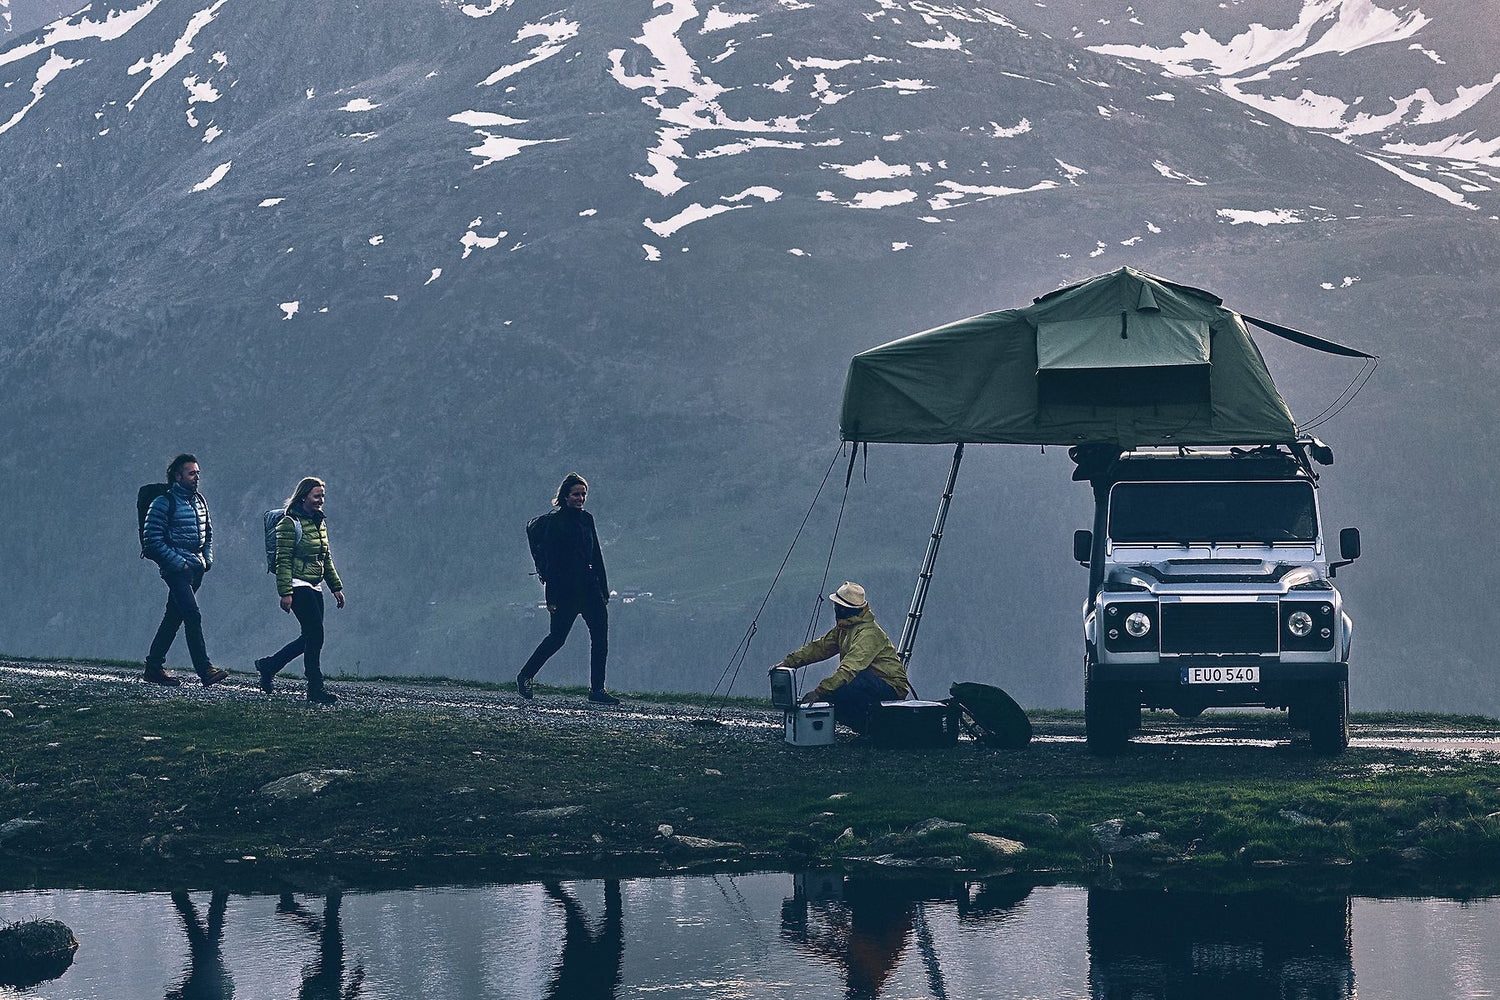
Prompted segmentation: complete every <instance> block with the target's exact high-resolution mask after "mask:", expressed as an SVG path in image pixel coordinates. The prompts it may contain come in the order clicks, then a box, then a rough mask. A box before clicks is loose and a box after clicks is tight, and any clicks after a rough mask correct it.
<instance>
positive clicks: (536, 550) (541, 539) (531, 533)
mask: <svg viewBox="0 0 1500 1000" xmlns="http://www.w3.org/2000/svg"><path fill="white" fill-rule="evenodd" d="M555 513H556V511H548V512H547V513H545V514H538V515H537V516H536V517H533V518H532V519H531V520H529V521H527V522H526V544H527V545H529V546H530V547H531V562H532V564H533V565H535V566H536V573H535V574H534V575H535V576H542V574H543V573H545V572H546V570H547V567H546V566H545V565H544V564H545V563H546V561H547V533H548V530H549V529H550V528H551V527H552V522H551V521H549V520H548V518H550V517H551V516H552V515H553V514H555Z"/></svg>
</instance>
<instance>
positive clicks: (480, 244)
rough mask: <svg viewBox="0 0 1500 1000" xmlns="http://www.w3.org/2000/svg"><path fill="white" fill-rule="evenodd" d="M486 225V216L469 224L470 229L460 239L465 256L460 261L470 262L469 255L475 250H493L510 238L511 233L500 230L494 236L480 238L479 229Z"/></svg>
mask: <svg viewBox="0 0 1500 1000" xmlns="http://www.w3.org/2000/svg"><path fill="white" fill-rule="evenodd" d="M482 225H484V216H482V215H481V216H479V217H478V218H476V219H474V220H473V221H472V222H470V223H469V229H468V231H467V232H465V233H464V234H463V236H461V237H459V240H458V242H459V245H460V246H462V247H463V248H464V255H463V256H462V257H460V258H459V260H468V259H469V255H470V254H471V253H473V252H474V251H475V250H493V249H494V248H495V247H497V246H499V245H500V241H501V240H503V239H504V238H505V237H507V236H509V235H510V233H508V232H506V231H505V230H503V229H502V230H500V232H498V233H496V234H495V235H494V236H480V235H479V227H480V226H482Z"/></svg>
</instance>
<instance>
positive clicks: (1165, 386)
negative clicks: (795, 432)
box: [839, 267, 1375, 661]
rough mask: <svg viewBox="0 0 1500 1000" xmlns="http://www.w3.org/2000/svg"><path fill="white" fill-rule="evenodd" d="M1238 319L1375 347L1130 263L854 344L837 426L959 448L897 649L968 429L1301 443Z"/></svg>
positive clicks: (1014, 437)
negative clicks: (1293, 323)
mask: <svg viewBox="0 0 1500 1000" xmlns="http://www.w3.org/2000/svg"><path fill="white" fill-rule="evenodd" d="M1247 322H1248V323H1251V324H1253V325H1255V326H1257V327H1260V328H1261V329H1263V330H1265V331H1267V332H1269V333H1273V334H1275V335H1276V336H1278V337H1282V338H1284V339H1287V340H1291V341H1293V342H1295V343H1298V344H1301V345H1302V346H1304V347H1310V348H1313V349H1315V350H1319V351H1324V352H1326V353H1329V354H1337V355H1341V356H1343V357H1350V358H1364V359H1366V360H1367V361H1368V362H1371V363H1373V362H1374V361H1375V359H1374V357H1373V356H1372V355H1369V354H1365V353H1364V352H1363V351H1357V350H1354V349H1353V348H1348V347H1344V346H1342V345H1339V344H1334V343H1331V342H1329V341H1326V340H1320V339H1318V338H1317V337H1312V336H1309V335H1308V334H1305V333H1299V332H1298V331H1296V330H1292V329H1289V328H1287V327H1284V326H1278V325H1277V324H1275V323H1270V322H1267V321H1265V320H1260V319H1256V318H1255V317H1253V316H1245V315H1242V314H1240V313H1236V312H1232V311H1230V310H1228V309H1225V308H1224V305H1223V300H1222V299H1220V298H1219V297H1218V296H1216V295H1213V294H1212V293H1210V292H1205V291H1203V290H1202V289H1199V288H1193V287H1191V286H1189V285H1180V284H1177V283H1176V282H1174V281H1168V280H1167V279H1165V278H1159V277H1157V276H1155V275H1152V274H1147V273H1145V272H1144V271H1137V270H1135V269H1134V268H1129V267H1122V268H1120V269H1119V270H1118V271H1111V272H1110V273H1108V274H1101V275H1098V276H1096V277H1093V278H1089V279H1087V280H1086V281H1081V282H1078V283H1077V284H1074V285H1068V286H1066V287H1064V288H1059V289H1058V290H1056V291H1054V292H1049V293H1048V294H1046V295H1043V296H1041V297H1040V298H1038V299H1036V300H1035V301H1034V302H1033V303H1032V304H1031V305H1029V306H1026V307H1024V308H1021V309H1002V310H1000V311H998V312H988V313H984V314H982V315H979V316H971V317H970V318H968V319H962V320H959V321H957V322H955V323H949V324H947V325H946V326H940V327H937V328H935V329H932V330H927V331H925V332H923V333H916V334H912V335H911V336H909V337H903V338H902V339H900V340H895V341H892V342H891V343H889V344H885V345H883V346H881V347H876V348H872V349H871V350H868V351H865V352H863V353H861V354H857V355H855V356H854V359H853V360H852V361H851V362H850V363H849V376H848V378H847V380H846V381H845V383H844V404H843V412H842V414H841V416H840V419H839V433H840V436H841V437H842V438H843V440H845V441H853V442H855V444H856V445H858V444H859V443H861V442H863V443H865V444H870V443H890V444H953V445H956V446H957V447H956V448H955V449H954V453H953V465H952V467H951V469H950V470H949V472H948V482H947V485H946V486H945V487H944V490H943V498H942V500H941V502H940V503H939V504H938V516H937V521H936V523H935V524H934V525H933V529H932V536H931V538H930V539H929V541H928V545H927V554H926V556H925V557H924V558H923V561H922V568H921V570H920V572H919V573H918V574H917V587H916V592H915V593H914V594H913V595H912V604H911V610H910V611H908V612H907V616H906V626H905V628H904V629H903V630H902V633H901V643H900V646H899V648H898V650H897V652H898V654H899V655H900V656H901V659H902V660H903V661H909V660H910V659H911V651H912V647H913V645H914V644H915V642H916V634H917V626H918V625H919V624H920V622H921V618H922V610H923V606H924V604H925V603H926V599H927V587H928V583H929V581H930V580H931V579H932V572H933V567H934V565H935V564H936V561H937V550H938V545H939V543H940V542H941V540H942V537H943V525H944V522H945V520H946V519H947V515H948V505H949V502H950V501H951V500H952V497H953V488H954V483H955V481H956V480H957V478H958V468H959V463H960V462H961V461H962V459H963V448H964V444H965V443H975V444H1039V445H1048V444H1053V445H1068V446H1074V445H1078V446H1095V447H1093V448H1092V449H1087V448H1086V449H1085V451H1088V450H1092V451H1094V452H1096V453H1097V452H1098V451H1099V449H1108V450H1111V451H1113V453H1114V454H1118V453H1119V452H1120V451H1125V450H1130V449H1134V448H1141V447H1150V446H1173V445H1176V446H1193V445H1279V444H1285V445H1288V446H1292V445H1294V444H1295V443H1296V441H1297V436H1298V432H1297V425H1296V422H1295V421H1294V420H1293V419H1292V414H1291V411H1290V410H1289V409H1288V408H1287V405H1286V403H1285V401H1283V400H1282V398H1281V394H1280V393H1279V392H1277V391H1276V385H1275V383H1273V382H1272V381H1271V373H1270V372H1269V371H1267V370H1266V362H1265V359H1264V358H1263V357H1261V353H1260V349H1259V348H1257V347H1256V346H1255V342H1254V341H1253V340H1251V339H1250V335H1249V332H1248V331H1247V329H1246V327H1245V324H1246V323H1247ZM1371 371H1373V367H1367V368H1366V369H1365V372H1364V374H1365V375H1368V373H1369V372H1371ZM1351 388H1354V386H1353V385H1352V384H1351ZM1342 398H1343V397H1341V399H1342ZM851 462H852V458H851ZM850 468H851V471H852V469H853V466H852V464H851V466H850Z"/></svg>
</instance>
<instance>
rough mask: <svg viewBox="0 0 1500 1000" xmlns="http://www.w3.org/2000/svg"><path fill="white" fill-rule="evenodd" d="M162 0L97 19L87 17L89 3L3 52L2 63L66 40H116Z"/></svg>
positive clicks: (91, 7)
mask: <svg viewBox="0 0 1500 1000" xmlns="http://www.w3.org/2000/svg"><path fill="white" fill-rule="evenodd" d="M159 3H161V0H146V2H145V3H143V4H141V5H140V6H139V7H136V8H133V9H131V10H111V11H110V12H109V13H108V14H106V15H105V16H104V18H103V19H102V20H94V19H92V18H91V17H89V16H88V15H89V12H90V11H91V10H92V9H93V5H92V4H89V5H87V6H85V7H84V8H83V9H82V10H80V11H79V12H78V13H76V14H74V15H72V16H71V17H65V18H63V19H62V20H60V21H54V22H53V23H51V24H49V25H47V26H46V27H45V28H43V29H42V31H41V34H39V35H37V36H36V37H35V38H33V39H32V40H31V41H29V42H23V43H21V44H20V45H16V46H13V47H12V48H9V49H6V50H5V51H4V52H0V66H5V65H7V64H9V63H13V62H19V61H20V60H22V59H26V58H29V57H31V56H34V55H36V54H37V53H38V52H44V51H46V50H47V49H50V48H55V47H56V46H58V45H63V44H66V43H67V42H76V41H82V40H85V39H98V40H100V41H113V40H114V39H116V38H119V37H120V36H121V35H123V34H125V32H127V31H129V30H130V29H131V28H134V27H135V26H136V25H137V24H139V23H140V22H141V19H142V18H144V17H145V16H146V15H147V14H149V13H151V12H152V11H153V10H155V9H156V5H157V4H159Z"/></svg>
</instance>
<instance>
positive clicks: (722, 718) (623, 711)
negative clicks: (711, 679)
mask: <svg viewBox="0 0 1500 1000" xmlns="http://www.w3.org/2000/svg"><path fill="white" fill-rule="evenodd" d="M175 675H176V676H178V677H180V678H181V679H182V686H181V687H178V688H166V687H161V686H159V685H156V684H147V683H145V682H144V681H142V680H141V672H140V670H139V669H132V668H129V667H117V666H101V665H98V664H92V663H70V662H67V661H53V662H44V661H36V660H4V659H0V694H10V695H12V696H14V695H16V694H20V693H23V692H25V693H26V694H28V696H32V697H34V696H36V695H38V694H43V695H45V694H46V693H48V692H58V691H62V690H66V691H68V692H69V694H70V696H77V697H82V698H92V697H108V698H111V699H134V700H137V701H153V700H162V699H169V700H183V699H185V700H189V701H204V702H225V701H232V702H256V703H263V702H266V701H268V700H274V701H276V702H278V703H283V704H285V703H291V704H296V705H302V704H305V702H304V699H305V696H306V692H307V686H306V684H305V683H303V681H302V679H301V678H300V677H296V676H292V677H286V678H282V677H278V678H277V679H276V688H277V690H276V693H275V694H272V695H267V694H265V693H264V692H262V691H261V690H260V687H259V686H258V684H257V678H255V677H254V676H253V675H250V674H243V673H234V674H230V676H229V679H228V680H226V681H224V682H223V683H220V684H216V685H214V686H213V687H211V688H204V687H202V686H200V685H199V683H198V679H197V678H196V677H195V676H193V674H192V673H190V672H185V671H178V672H176V674H175ZM329 690H330V691H333V692H334V693H336V694H337V695H338V696H339V703H338V704H337V705H335V706H332V707H330V708H313V707H312V706H308V710H309V711H325V712H341V711H358V712H432V713H440V714H443V715H459V716H466V717H471V718H487V719H491V720H494V719H496V718H497V717H501V718H511V719H515V720H517V721H521V720H524V721H525V722H526V723H528V724H531V725H539V726H547V727H552V728H557V729H570V728H582V727H584V726H588V727H589V728H592V729H598V728H599V727H601V726H603V727H609V728H614V729H621V730H632V729H635V730H645V729H660V728H661V727H663V726H693V727H697V726H702V725H705V720H717V721H718V722H720V723H721V724H722V726H723V727H724V728H728V729H742V730H747V731H754V732H755V734H756V736H757V737H761V736H763V735H770V734H772V733H774V734H775V735H778V736H779V735H780V733H781V728H782V722H781V713H780V712H776V711H773V710H772V709H771V707H770V705H769V704H767V706H766V707H765V708H764V709H755V708H747V707H744V706H743V705H729V706H726V707H725V708H723V709H717V708H711V707H708V706H702V705H676V704H670V703H663V702H656V701H651V700H649V699H648V698H626V699H625V701H624V704H622V705H620V706H618V707H612V706H606V705H595V704H593V703H591V702H589V700H588V699H587V698H586V697H585V696H584V695H582V694H557V693H550V692H547V691H544V690H539V691H538V693H537V696H536V698H535V699H534V700H532V701H530V702H528V701H524V700H523V699H521V698H520V696H518V695H517V694H515V692H512V691H493V690H487V689H483V688H471V687H465V686H461V685H456V684H442V683H423V682H419V681H399V682H395V681H372V680H360V681H330V683H329ZM0 704H3V702H0ZM715 728H717V727H715Z"/></svg>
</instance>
